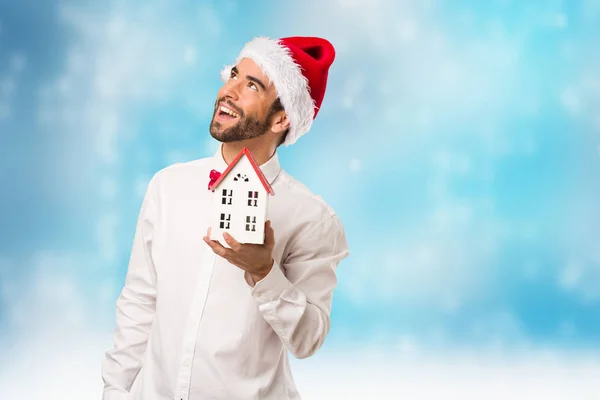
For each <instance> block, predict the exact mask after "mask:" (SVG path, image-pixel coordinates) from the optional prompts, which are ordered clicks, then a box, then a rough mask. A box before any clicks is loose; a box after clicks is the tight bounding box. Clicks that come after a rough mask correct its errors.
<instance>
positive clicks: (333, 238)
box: [252, 215, 349, 358]
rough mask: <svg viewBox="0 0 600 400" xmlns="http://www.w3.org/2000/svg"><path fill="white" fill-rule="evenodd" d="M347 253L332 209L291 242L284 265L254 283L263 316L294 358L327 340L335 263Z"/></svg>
mask: <svg viewBox="0 0 600 400" xmlns="http://www.w3.org/2000/svg"><path fill="white" fill-rule="evenodd" d="M348 255H349V251H348V245H347V242H346V237H345V233H344V229H343V226H342V224H341V222H340V220H339V218H338V217H337V216H336V215H332V216H330V217H328V218H327V219H326V220H325V221H323V222H320V223H319V224H318V225H317V226H315V227H314V228H312V229H311V230H310V231H308V232H307V233H306V234H304V235H303V236H302V237H300V238H299V239H298V240H297V241H296V242H295V243H294V244H293V245H292V247H291V252H290V254H289V255H288V257H287V258H286V259H285V261H283V266H282V265H280V264H279V263H277V262H276V261H275V263H274V265H273V267H272V268H271V271H270V272H269V274H268V275H267V276H266V277H264V278H263V279H261V280H260V281H258V282H257V283H256V285H254V287H253V289H252V295H253V297H254V298H255V300H256V302H257V303H258V306H259V310H260V312H261V314H262V316H263V318H264V319H265V320H266V321H267V322H268V323H269V324H270V325H271V327H272V328H273V329H274V331H275V332H276V333H277V335H278V336H279V338H280V339H281V340H282V342H283V343H284V345H285V346H286V347H287V349H288V350H289V351H290V352H291V353H292V354H293V355H294V356H295V357H296V358H306V357H310V356H311V355H313V354H314V353H315V352H316V351H317V350H318V349H319V348H320V347H321V346H322V344H323V343H324V341H325V337H326V336H327V334H328V333H329V323H330V322H329V321H330V313H331V304H332V299H333V291H334V289H335V287H336V284H337V277H336V269H337V266H338V264H339V263H340V261H341V260H343V259H344V258H346V257H347V256H348ZM284 271H285V272H284Z"/></svg>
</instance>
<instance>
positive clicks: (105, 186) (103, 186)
mask: <svg viewBox="0 0 600 400" xmlns="http://www.w3.org/2000/svg"><path fill="white" fill-rule="evenodd" d="M117 191H118V190H117V182H116V180H115V179H113V178H110V177H105V178H104V179H103V180H102V182H101V183H100V195H101V196H102V197H103V198H104V199H106V200H113V199H114V198H115V197H116V195H117Z"/></svg>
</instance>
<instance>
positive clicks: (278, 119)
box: [271, 111, 290, 133]
mask: <svg viewBox="0 0 600 400" xmlns="http://www.w3.org/2000/svg"><path fill="white" fill-rule="evenodd" d="M289 127H290V121H289V119H288V117H287V114H286V113H285V111H279V112H277V113H276V114H275V116H274V117H273V122H272V123H271V130H272V131H273V132H275V133H282V132H285V131H286V130H287V129H288V128H289Z"/></svg>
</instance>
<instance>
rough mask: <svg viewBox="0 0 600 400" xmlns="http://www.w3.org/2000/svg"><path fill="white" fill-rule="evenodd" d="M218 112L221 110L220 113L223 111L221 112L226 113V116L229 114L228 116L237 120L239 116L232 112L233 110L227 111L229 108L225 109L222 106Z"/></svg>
mask: <svg viewBox="0 0 600 400" xmlns="http://www.w3.org/2000/svg"><path fill="white" fill-rule="evenodd" d="M220 110H221V111H223V112H224V113H226V114H229V115H231V116H232V117H236V118H237V117H239V116H240V115H239V114H238V113H236V112H235V111H233V110H230V109H229V108H227V107H223V106H221V107H220Z"/></svg>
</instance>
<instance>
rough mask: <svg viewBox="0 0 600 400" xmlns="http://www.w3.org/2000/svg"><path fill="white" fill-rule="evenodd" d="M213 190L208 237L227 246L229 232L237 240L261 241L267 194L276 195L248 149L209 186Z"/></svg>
mask: <svg viewBox="0 0 600 400" xmlns="http://www.w3.org/2000/svg"><path fill="white" fill-rule="evenodd" d="M209 190H212V191H213V193H214V200H213V215H212V219H211V224H210V226H211V230H210V231H211V233H210V239H212V240H218V241H220V242H221V244H222V245H223V246H225V247H229V246H228V245H227V243H226V242H225V239H223V232H228V233H229V234H230V235H231V236H233V238H234V239H235V240H237V241H238V242H240V243H255V244H263V242H264V227H265V221H266V216H267V208H268V205H269V196H272V195H274V194H275V192H274V191H273V188H271V185H270V184H269V181H268V180H267V178H266V177H265V175H264V174H263V172H262V170H261V169H260V167H259V166H258V164H257V163H256V161H255V160H254V158H253V157H252V154H251V153H250V151H249V150H248V149H247V148H243V149H242V151H240V153H239V154H238V155H237V156H236V158H235V159H234V160H233V161H232V162H231V163H230V164H229V165H228V166H227V169H226V170H225V171H223V173H221V174H220V176H219V177H218V179H216V180H215V181H214V183H212V184H210V185H209Z"/></svg>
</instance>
